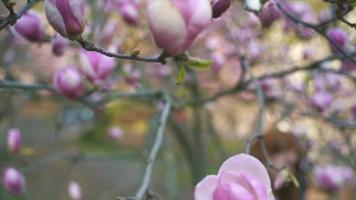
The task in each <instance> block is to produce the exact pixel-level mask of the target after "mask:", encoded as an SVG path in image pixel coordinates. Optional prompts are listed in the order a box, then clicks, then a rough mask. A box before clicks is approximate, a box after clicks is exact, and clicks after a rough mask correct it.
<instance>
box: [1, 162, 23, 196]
mask: <svg viewBox="0 0 356 200" xmlns="http://www.w3.org/2000/svg"><path fill="white" fill-rule="evenodd" d="M3 185H4V187H5V189H6V190H7V191H8V192H9V193H10V194H12V195H14V196H19V195H21V194H22V193H23V192H24V191H25V187H26V182H25V178H24V176H23V175H22V174H21V172H19V171H17V170H16V169H15V168H13V167H8V168H6V169H5V171H4V174H3Z"/></svg>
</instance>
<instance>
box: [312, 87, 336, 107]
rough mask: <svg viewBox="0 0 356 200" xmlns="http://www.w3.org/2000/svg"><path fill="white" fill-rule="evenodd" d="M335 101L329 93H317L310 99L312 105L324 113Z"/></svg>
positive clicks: (321, 91)
mask: <svg viewBox="0 0 356 200" xmlns="http://www.w3.org/2000/svg"><path fill="white" fill-rule="evenodd" d="M333 100H334V97H333V95H332V94H330V93H329V92H327V91H323V90H320V91H317V92H315V93H314V94H313V96H311V97H310V103H311V105H312V106H313V107H314V108H315V109H316V110H317V111H318V112H323V111H324V110H325V109H327V108H329V107H330V106H331V104H332V102H333Z"/></svg>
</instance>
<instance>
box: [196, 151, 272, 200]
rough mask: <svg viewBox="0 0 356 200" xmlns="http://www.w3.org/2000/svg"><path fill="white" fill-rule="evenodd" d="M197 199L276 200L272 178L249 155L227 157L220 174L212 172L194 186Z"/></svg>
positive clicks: (260, 164) (258, 162)
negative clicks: (212, 173)
mask: <svg viewBox="0 0 356 200" xmlns="http://www.w3.org/2000/svg"><path fill="white" fill-rule="evenodd" d="M194 199H195V200H208V199H209V200H223V199H224V200H225V199H244V200H247V199H249V200H274V197H273V193H272V188H271V182H270V178H269V176H268V173H267V170H266V168H265V167H264V166H263V164H262V163H261V162H260V161H259V160H257V159H256V158H254V157H253V156H250V155H247V154H239V155H236V156H233V157H231V158H229V159H228V160H226V161H225V162H224V163H223V164H222V166H221V167H220V170H219V173H218V175H210V176H207V177H205V178H204V179H203V180H201V181H200V182H199V183H198V184H197V185H196V187H195V192H194Z"/></svg>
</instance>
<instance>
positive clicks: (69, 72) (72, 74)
mask: <svg viewBox="0 0 356 200" xmlns="http://www.w3.org/2000/svg"><path fill="white" fill-rule="evenodd" d="M53 85H54V87H55V88H56V89H57V90H58V91H59V92H60V93H61V94H63V95H65V96H66V97H68V98H70V99H76V98H78V97H80V96H82V95H83V94H84V92H85V87H84V83H83V81H82V77H81V76H80V74H79V72H78V71H77V70H76V69H75V68H73V67H67V68H64V69H59V70H57V71H56V72H55V74H54V77H53Z"/></svg>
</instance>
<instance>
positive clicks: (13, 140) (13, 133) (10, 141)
mask: <svg viewBox="0 0 356 200" xmlns="http://www.w3.org/2000/svg"><path fill="white" fill-rule="evenodd" d="M6 142H7V148H8V150H9V151H10V152H11V153H17V152H18V151H19V150H20V149H21V132H20V130H19V129H17V128H12V129H9V130H8V132H7V140H6Z"/></svg>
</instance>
